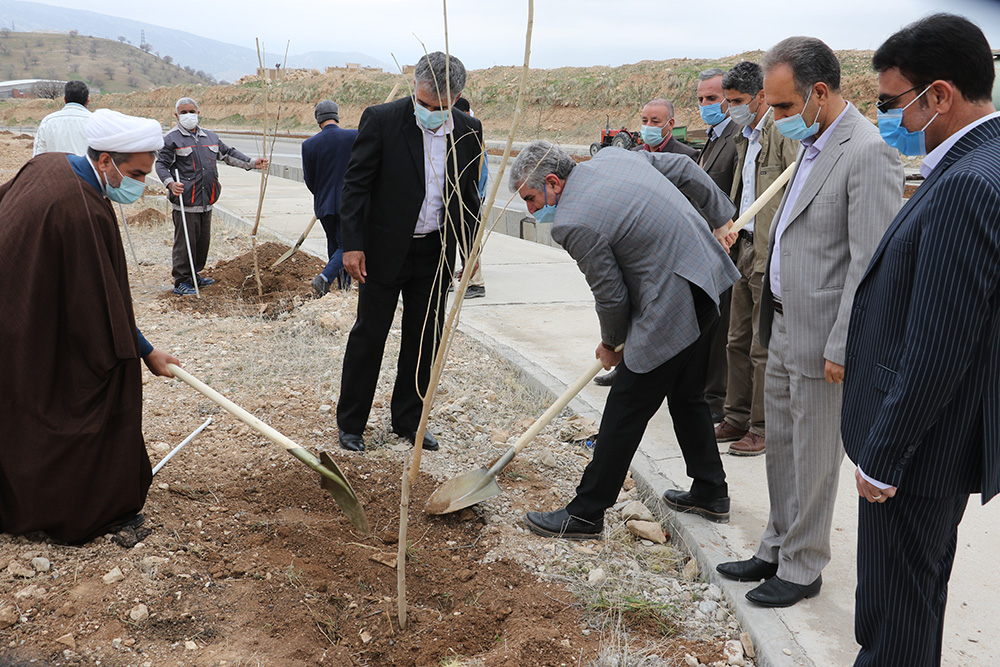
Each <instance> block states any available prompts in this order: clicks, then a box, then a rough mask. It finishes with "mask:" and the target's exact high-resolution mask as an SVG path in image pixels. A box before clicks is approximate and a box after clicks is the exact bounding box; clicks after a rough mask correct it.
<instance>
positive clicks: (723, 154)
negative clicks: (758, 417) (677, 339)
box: [698, 67, 740, 424]
mask: <svg viewBox="0 0 1000 667" xmlns="http://www.w3.org/2000/svg"><path fill="white" fill-rule="evenodd" d="M724 74H725V72H724V71H722V70H721V69H719V68H718V67H712V68H709V69H706V70H703V71H702V72H701V73H699V74H698V109H699V112H700V113H701V115H702V119H703V120H705V122H706V123H708V143H707V144H705V147H704V148H702V149H701V153H700V154H699V155H698V164H699V165H701V168H702V169H704V170H705V171H706V172H708V175H709V177H711V179H712V180H713V181H715V184H716V185H718V186H719V189H720V190H722V191H723V192H725V193H729V192H730V191H731V190H732V189H733V178H734V176H735V175H736V162H737V155H736V142H735V139H736V136H737V135H738V133H739V130H740V128H739V127H738V126H737V125H736V123H734V122H733V121H732V119H731V118H730V117H729V104H728V103H726V96H725V94H724V93H723V91H722V77H723V75H724ZM723 109H725V111H723ZM729 256H730V259H732V260H734V261H735V259H736V253H735V249H734V251H733V252H730V255H729ZM732 295H733V290H732V288H729V289H727V290H726V291H725V292H723V293H722V294H720V295H719V326H718V328H716V330H715V336H714V337H713V338H712V344H711V347H710V348H709V353H708V373H707V375H706V382H705V400H706V401H708V407H709V408H710V409H711V410H712V421H713V422H714V423H716V424H718V423H719V422H721V421H722V419H723V417H725V410H724V409H723V408H725V404H726V385H727V384H728V378H729V363H728V361H727V359H726V345H727V344H728V342H729V307H730V302H731V300H732Z"/></svg>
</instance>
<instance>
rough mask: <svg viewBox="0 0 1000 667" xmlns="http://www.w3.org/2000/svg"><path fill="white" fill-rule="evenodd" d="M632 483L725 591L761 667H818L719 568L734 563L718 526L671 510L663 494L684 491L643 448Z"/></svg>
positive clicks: (634, 466) (775, 620)
mask: <svg viewBox="0 0 1000 667" xmlns="http://www.w3.org/2000/svg"><path fill="white" fill-rule="evenodd" d="M632 479H634V480H635V484H636V488H637V489H638V490H639V494H640V496H641V497H642V499H643V501H644V502H645V503H646V505H647V507H649V508H650V509H651V510H652V511H653V513H654V514H656V515H657V517H659V518H660V520H661V521H663V522H664V523H665V524H667V525H669V526H670V529H671V531H672V532H673V534H674V536H676V537H677V538H678V539H679V540H680V541H681V542H683V543H684V545H685V547H686V548H687V550H688V552H689V553H690V554H691V557H692V558H694V559H695V560H697V561H698V572H699V575H700V576H701V578H702V579H703V580H704V581H706V582H708V583H711V584H715V585H716V586H718V587H719V588H720V589H722V593H723V595H725V596H726V599H727V600H728V601H729V603H730V605H731V606H732V607H733V609H734V610H735V614H736V619H737V620H738V621H739V623H740V625H741V626H742V627H743V629H744V631H746V632H748V633H750V638H751V639H752V640H753V645H754V650H755V657H754V664H755V665H757V667H792V666H794V667H816V663H815V662H813V660H812V659H811V658H810V657H809V656H808V654H807V653H806V651H805V649H804V648H803V647H802V646H801V645H800V644H799V641H798V639H797V636H796V632H795V630H793V629H792V628H790V627H789V626H788V625H787V624H786V623H785V622H784V621H783V619H781V618H780V617H779V616H778V615H776V614H775V613H774V612H773V611H772V610H770V609H765V608H763V607H758V606H757V605H754V604H753V603H751V602H750V601H749V600H747V599H746V596H745V594H746V592H747V590H749V589H750V588H751V587H752V586H754V585H755V584H746V583H739V582H736V581H732V580H731V579H726V578H725V577H723V576H722V575H720V574H719V573H718V572H717V571H716V570H715V566H716V565H718V564H719V563H722V562H725V561H729V560H732V553H731V552H730V550H729V549H728V547H726V546H725V545H724V544H723V541H722V539H721V538H720V536H719V533H718V532H717V531H716V530H715V529H714V528H713V524H712V523H710V522H708V521H706V520H705V519H702V518H700V517H697V516H694V515H689V514H680V513H677V512H674V511H673V510H671V509H669V508H668V507H667V505H666V503H665V502H664V501H663V492H664V491H666V490H667V489H669V488H687V486H686V480H685V486H683V487H679V486H678V484H676V483H675V482H674V481H673V480H671V479H669V478H667V477H666V476H665V475H663V474H662V473H660V472H659V471H657V469H656V466H655V464H654V463H653V462H652V461H650V460H649V458H648V457H647V456H646V455H645V454H644V453H643V451H642V447H641V446H640V448H639V451H638V452H637V453H636V457H635V458H634V459H633V460H632Z"/></svg>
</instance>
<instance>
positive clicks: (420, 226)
mask: <svg viewBox="0 0 1000 667" xmlns="http://www.w3.org/2000/svg"><path fill="white" fill-rule="evenodd" d="M413 122H414V123H417V118H416V116H414V118H413ZM417 127H419V128H420V130H421V132H422V133H423V137H424V203H423V204H421V205H420V215H418V216H417V226H416V227H415V228H414V230H413V234H414V235H420V234H429V233H431V232H436V231H437V230H439V229H441V223H442V222H443V217H444V215H443V213H444V198H443V196H442V195H443V193H444V183H445V179H446V177H447V173H448V172H447V171H446V164H447V162H446V155H447V148H448V136H447V135H449V134H451V131H452V129H453V128H454V127H455V123H454V121H453V119H452V117H451V114H450V113H449V114H448V120H447V121H445V123H444V125H442V126H441V127H439V128H438V129H436V130H428V129H427V128H425V127H424V126H423V125H421V124H420V123H417Z"/></svg>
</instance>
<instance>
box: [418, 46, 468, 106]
mask: <svg viewBox="0 0 1000 667" xmlns="http://www.w3.org/2000/svg"><path fill="white" fill-rule="evenodd" d="M446 70H447V71H446ZM413 78H414V79H415V80H416V81H417V83H425V84H427V85H428V86H430V89H431V90H434V91H437V94H438V97H446V96H447V95H448V94H450V95H451V96H452V97H455V95H458V94H459V93H461V92H462V90H464V89H465V65H463V64H462V61H461V60H459V59H458V58H456V57H455V56H449V55H446V54H444V53H442V52H441V51H434V52H433V53H428V54H425V55H423V56H421V58H420V60H418V61H417V64H416V67H414V68H413Z"/></svg>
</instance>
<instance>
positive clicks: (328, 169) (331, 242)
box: [302, 100, 358, 296]
mask: <svg viewBox="0 0 1000 667" xmlns="http://www.w3.org/2000/svg"><path fill="white" fill-rule="evenodd" d="M313 113H314V115H315V116H316V122H317V123H319V128H320V129H319V132H318V133H317V134H314V135H313V136H311V137H309V138H308V139H306V140H305V141H303V142H302V178H303V180H304V181H305V182H306V187H307V188H309V192H311V193H312V194H313V212H314V213H315V214H316V218H317V219H319V221H320V224H322V225H323V231H325V232H326V251H327V255H328V256H329V259H330V261H329V262H328V263H327V265H326V268H325V269H323V272H322V273H320V274H319V275H318V276H316V277H315V278H313V281H312V288H313V289H314V290H316V294H318V295H319V296H323V295H324V294H326V293H327V292H329V291H330V285H331V284H332V283H333V281H334V280H336V281H337V287H340V288H341V289H346V288H347V287H349V286H350V285H351V279H350V277H348V275H347V274H346V272H344V270H343V269H344V258H343V255H344V247H343V243H342V242H341V237H340V193H341V191H342V190H343V189H344V173H345V172H346V171H347V162H348V160H350V159H351V146H353V145H354V139H355V138H357V136H358V131H357V130H345V129H342V128H341V127H340V125H339V124H338V123H340V113H339V109H338V108H337V103H336V102H331V101H330V100H323V101H322V102H320V103H319V104H317V105H316V109H315V111H314V112H313Z"/></svg>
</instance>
